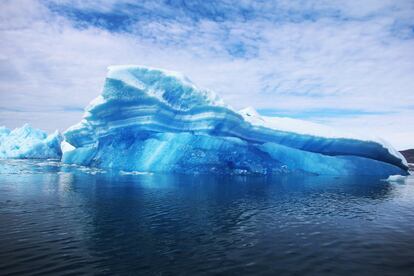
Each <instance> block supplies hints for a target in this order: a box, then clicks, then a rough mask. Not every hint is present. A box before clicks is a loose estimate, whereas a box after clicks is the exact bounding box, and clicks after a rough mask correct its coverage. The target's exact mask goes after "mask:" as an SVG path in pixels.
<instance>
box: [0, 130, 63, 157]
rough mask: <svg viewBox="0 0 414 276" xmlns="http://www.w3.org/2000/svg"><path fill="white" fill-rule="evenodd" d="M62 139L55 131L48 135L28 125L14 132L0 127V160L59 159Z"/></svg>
mask: <svg viewBox="0 0 414 276" xmlns="http://www.w3.org/2000/svg"><path fill="white" fill-rule="evenodd" d="M62 139H63V138H62V135H61V134H60V133H59V132H57V131H56V132H55V133H53V134H50V135H48V134H47V133H46V132H44V131H42V130H39V129H35V128H32V127H31V126H30V125H28V124H25V125H24V126H22V127H21V128H16V129H14V130H10V129H8V128H6V127H0V158H3V159H60V158H61V155H62V152H61V149H60V143H61V141H62Z"/></svg>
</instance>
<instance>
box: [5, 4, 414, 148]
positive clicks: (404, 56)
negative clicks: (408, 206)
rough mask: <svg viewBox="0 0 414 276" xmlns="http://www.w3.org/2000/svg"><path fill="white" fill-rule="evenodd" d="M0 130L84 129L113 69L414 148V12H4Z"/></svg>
mask: <svg viewBox="0 0 414 276" xmlns="http://www.w3.org/2000/svg"><path fill="white" fill-rule="evenodd" d="M0 38H1V39H0V125H6V126H8V127H17V126H20V125H22V124H23V123H25V122H29V123H31V124H32V125H34V126H36V127H39V128H43V129H46V130H48V131H51V130H53V129H56V128H58V129H60V130H64V129H65V128H67V127H69V126H70V125H72V124H74V123H76V122H78V121H79V120H80V118H81V116H82V109H83V107H84V106H86V105H87V104H88V102H89V101H90V100H91V99H93V98H94V97H96V96H97V95H98V94H99V93H100V91H101V88H102V84H103V80H104V77H105V74H106V67H107V66H108V65H111V64H142V65H147V66H152V67H162V68H166V69H170V70H177V71H181V72H183V73H184V74H186V75H187V76H188V77H189V78H190V79H192V80H193V81H194V82H195V83H196V84H198V85H199V86H202V87H206V88H209V89H211V90H214V91H216V92H217V93H218V94H220V95H221V96H222V97H223V98H224V99H225V100H226V102H228V103H229V104H230V105H232V106H233V107H234V108H236V109H238V108H243V107H246V106H253V107H254V108H256V109H257V110H259V111H260V112H262V114H264V115H271V116H278V115H279V116H291V117H295V118H302V119H308V120H312V121H317V122H322V123H325V124H327V125H330V126H333V127H337V128H341V129H345V130H349V131H351V132H361V133H368V134H370V135H374V136H380V137H383V138H385V139H387V140H389V141H390V142H391V143H392V144H394V145H395V146H396V147H397V148H399V149H404V148H409V147H414V124H413V119H412V118H414V91H413V90H414V1H411V0H394V1H391V0H390V1H388V0H384V1H381V0H376V1H374V0H365V1H353V0H351V1H335V0H334V1H332V0H331V1H328V0H323V1H322V0H316V1H287V0H284V1H247V0H245V1H243V0H242V1H230V0H228V1H132V0H119V1H112V0H106V1H103V0H102V1H80V0H78V1H66V0H62V1H53V0H43V1H35V0H13V1H11V0H10V1H9V0H5V1H4V0H3V1H1V2H0Z"/></svg>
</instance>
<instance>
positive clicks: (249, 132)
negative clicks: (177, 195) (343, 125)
mask: <svg viewBox="0 0 414 276" xmlns="http://www.w3.org/2000/svg"><path fill="white" fill-rule="evenodd" d="M64 137H65V143H63V147H62V151H63V156H62V161H63V162H64V163H69V164H78V165H83V166H92V167H97V168H110V169H117V170H120V171H121V170H122V171H124V172H132V171H137V172H182V173H236V174H249V173H258V174H268V173H286V172H303V173H311V174H318V175H384V176H389V175H396V174H399V175H405V174H407V164H406V161H405V159H404V158H403V157H402V156H401V155H400V154H399V153H398V152H397V151H396V150H394V149H393V148H392V147H391V146H389V145H388V144H386V143H385V142H382V141H381V140H378V139H371V138H361V137H356V136H353V135H350V134H348V133H345V134H343V133H340V132H337V131H335V130H331V129H329V128H327V127H324V126H320V125H318V124H314V123H310V122H305V121H300V120H294V119H288V118H273V117H272V118H270V117H262V116H260V115H259V114H258V113H257V112H256V111H255V110H254V109H253V108H247V109H244V110H241V111H238V112H237V111H235V110H233V109H232V108H231V107H229V106H227V105H225V103H224V102H223V101H222V100H221V99H220V98H219V97H218V96H217V95H216V94H214V93H213V92H211V91H208V90H205V89H200V88H198V87H197V86H196V85H194V84H193V83H192V82H191V81H190V80H188V78H186V77H184V76H182V75H181V74H179V73H175V72H170V71H164V70H160V69H152V68H145V67H139V66H112V67H110V68H109V72H108V76H107V78H106V81H105V86H104V88H103V92H102V94H101V95H100V96H99V97H98V98H96V99H95V100H93V101H92V102H91V104H90V105H89V106H88V107H87V108H86V112H85V114H84V118H83V120H82V121H81V122H80V123H79V124H77V125H75V126H73V127H71V128H69V129H68V130H67V131H66V132H65V133H64Z"/></svg>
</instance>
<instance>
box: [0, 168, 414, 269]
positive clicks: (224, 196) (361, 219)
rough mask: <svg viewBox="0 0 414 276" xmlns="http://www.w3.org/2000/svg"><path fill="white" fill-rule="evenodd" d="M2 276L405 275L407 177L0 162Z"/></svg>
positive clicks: (412, 194)
mask: <svg viewBox="0 0 414 276" xmlns="http://www.w3.org/2000/svg"><path fill="white" fill-rule="evenodd" d="M0 274H2V275H20V274H23V275H48V274H49V275H62V274H67V275H71V274H72V275H79V274H108V275H136V274H145V275H153V274H156V275H195V274H222V275H242V274H250V275H347V276H349V275H414V181H413V180H412V179H408V180H406V181H405V182H404V183H388V182H384V181H381V180H379V179H375V178H355V179H350V178H331V177H304V176H283V177H282V176H279V177H275V176H274V177H243V176H238V177H237V176H233V177H223V176H221V177H213V176H184V175H122V174H114V173H102V172H100V171H94V170H88V169H85V168H78V167H65V166H61V165H60V164H59V163H55V162H36V161H0Z"/></svg>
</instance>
